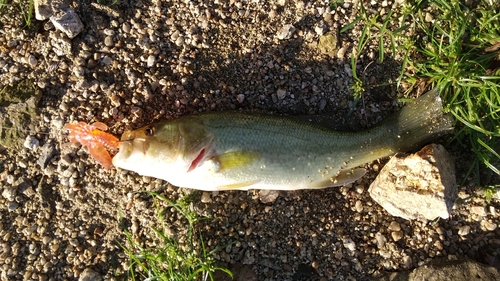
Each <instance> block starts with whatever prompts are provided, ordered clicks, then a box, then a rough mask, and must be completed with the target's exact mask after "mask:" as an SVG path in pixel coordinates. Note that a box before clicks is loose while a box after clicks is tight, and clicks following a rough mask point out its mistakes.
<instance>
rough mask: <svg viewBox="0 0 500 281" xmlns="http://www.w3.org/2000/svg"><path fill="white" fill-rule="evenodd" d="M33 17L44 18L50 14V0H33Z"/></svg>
mask: <svg viewBox="0 0 500 281" xmlns="http://www.w3.org/2000/svg"><path fill="white" fill-rule="evenodd" d="M33 6H35V18H36V19H37V20H46V19H48V18H50V16H52V7H51V1H50V0H34V1H33Z"/></svg>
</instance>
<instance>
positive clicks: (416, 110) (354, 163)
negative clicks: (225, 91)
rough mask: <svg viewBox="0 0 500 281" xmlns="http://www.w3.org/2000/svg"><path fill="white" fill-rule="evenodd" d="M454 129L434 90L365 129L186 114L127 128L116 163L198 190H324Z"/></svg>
mask: <svg viewBox="0 0 500 281" xmlns="http://www.w3.org/2000/svg"><path fill="white" fill-rule="evenodd" d="M451 130H452V122H451V120H450V118H449V117H448V116H446V115H443V113H442V104H441V99H440V98H439V91H438V90H437V89H434V90H431V91H430V92H428V93H427V94H425V95H423V96H421V97H420V98H418V99H416V100H415V101H413V102H411V103H409V104H408V105H406V106H405V107H403V109H401V110H400V111H399V112H397V113H395V114H394V115H392V116H390V117H389V118H387V119H386V120H384V121H383V122H381V124H379V125H377V126H375V127H373V128H371V129H368V130H365V131H361V132H337V131H333V130H332V129H329V128H327V127H324V126H321V125H318V124H313V123H311V122H308V121H306V120H302V119H297V118H293V117H287V116H274V115H256V114H248V113H243V112H214V113H203V114H198V115H191V116H184V117H181V118H178V119H176V120H169V121H163V122H159V123H155V124H152V125H149V126H145V127H143V128H140V129H137V130H133V131H127V132H125V133H123V135H122V137H121V141H122V142H121V145H120V148H119V152H118V154H117V155H116V156H115V157H114V158H113V165H115V166H116V167H119V168H122V169H126V170H131V171H134V172H137V173H139V174H141V175H145V176H150V177H155V178H159V179H163V180H166V181H168V182H170V183H171V184H173V185H175V186H179V187H187V188H194V189H200V190H233V189H236V190H247V189H271V190H295V189H319V188H326V187H332V186H340V185H344V184H347V183H350V182H353V181H355V180H357V179H359V178H360V177H362V176H363V175H364V174H365V169H363V168H358V167H359V166H360V165H363V164H365V163H368V162H371V161H373V160H376V159H378V158H381V157H386V156H390V155H392V154H394V153H396V152H398V151H407V150H414V149H417V148H419V147H420V146H421V145H423V144H425V143H427V142H429V141H432V140H434V139H435V138H437V137H440V136H442V135H443V134H445V133H448V132H450V131H451Z"/></svg>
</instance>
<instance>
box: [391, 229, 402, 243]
mask: <svg viewBox="0 0 500 281" xmlns="http://www.w3.org/2000/svg"><path fill="white" fill-rule="evenodd" d="M391 237H392V240H394V242H397V241H399V240H401V238H403V231H393V232H391Z"/></svg>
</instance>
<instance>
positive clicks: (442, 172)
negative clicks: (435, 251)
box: [369, 144, 458, 220]
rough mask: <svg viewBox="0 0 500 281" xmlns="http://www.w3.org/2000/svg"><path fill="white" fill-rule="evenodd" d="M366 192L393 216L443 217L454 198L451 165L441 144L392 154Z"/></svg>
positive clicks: (422, 218)
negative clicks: (400, 153) (412, 152)
mask: <svg viewBox="0 0 500 281" xmlns="http://www.w3.org/2000/svg"><path fill="white" fill-rule="evenodd" d="M369 192H370V195H371V197H372V198H373V200H375V201H376V202H377V203H379V204H380V205H381V206H382V207H384V209H385V210H386V211H387V212H389V213H390V214H391V215H393V216H398V217H402V218H404V219H407V220H412V219H417V220H433V219H435V218H437V217H441V218H444V219H447V218H448V217H449V216H450V212H451V209H452V207H453V204H454V202H455V199H456V198H457V193H458V191H457V184H456V179H455V168H454V163H453V161H452V159H451V157H450V156H449V155H448V153H447V152H446V150H445V149H444V148H443V146H441V145H436V144H431V145H427V146H426V147H424V148H422V150H420V151H419V152H417V153H415V154H412V155H410V156H407V157H404V156H401V155H396V156H394V157H393V158H392V159H391V160H390V161H389V163H387V164H386V165H385V167H384V168H383V169H382V171H381V172H380V174H379V175H378V177H377V178H376V179H375V181H374V182H373V183H372V184H371V185H370V189H369Z"/></svg>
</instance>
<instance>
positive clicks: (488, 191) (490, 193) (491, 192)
mask: <svg viewBox="0 0 500 281" xmlns="http://www.w3.org/2000/svg"><path fill="white" fill-rule="evenodd" d="M499 192H500V185H488V186H486V187H485V188H483V194H484V198H485V199H486V202H488V204H490V203H491V199H493V197H494V196H495V195H496V194H499Z"/></svg>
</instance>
